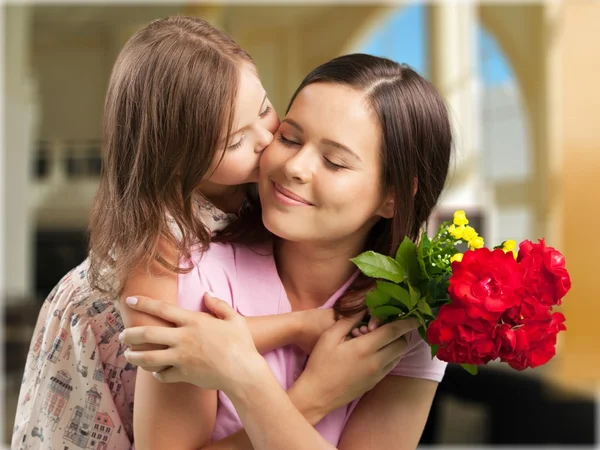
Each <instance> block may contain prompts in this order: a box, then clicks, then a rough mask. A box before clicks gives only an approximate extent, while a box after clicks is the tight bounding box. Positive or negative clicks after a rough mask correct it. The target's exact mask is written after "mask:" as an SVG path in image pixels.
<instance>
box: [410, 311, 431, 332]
mask: <svg viewBox="0 0 600 450" xmlns="http://www.w3.org/2000/svg"><path fill="white" fill-rule="evenodd" d="M411 315H412V316H413V317H416V318H417V319H419V322H420V323H421V326H422V327H424V328H425V329H427V321H426V320H425V317H423V315H422V314H421V313H420V312H419V311H413V312H412V313H411Z"/></svg>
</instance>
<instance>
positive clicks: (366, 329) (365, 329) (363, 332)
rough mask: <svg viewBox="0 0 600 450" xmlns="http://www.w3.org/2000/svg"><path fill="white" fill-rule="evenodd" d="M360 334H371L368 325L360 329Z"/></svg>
mask: <svg viewBox="0 0 600 450" xmlns="http://www.w3.org/2000/svg"><path fill="white" fill-rule="evenodd" d="M360 332H361V333H362V334H367V333H368V332H369V329H368V328H367V326H366V325H363V326H362V327H360Z"/></svg>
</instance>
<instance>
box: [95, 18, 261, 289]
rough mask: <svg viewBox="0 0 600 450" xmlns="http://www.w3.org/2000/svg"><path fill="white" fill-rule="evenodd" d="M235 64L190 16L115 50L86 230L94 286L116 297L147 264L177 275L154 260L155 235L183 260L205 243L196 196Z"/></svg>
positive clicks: (156, 25) (227, 110) (224, 135)
mask: <svg viewBox="0 0 600 450" xmlns="http://www.w3.org/2000/svg"><path fill="white" fill-rule="evenodd" d="M242 62H249V63H252V59H251V58H250V56H249V55H248V54H247V53H246V52H245V51H244V50H242V49H241V48H240V47H239V46H238V45H237V44H236V43H235V42H234V41H232V40H231V39H230V38H229V37H228V36H227V35H225V34H224V33H223V32H221V31H219V30H218V29H216V28H214V27H213V26H211V25H210V24H209V23H207V22H206V21H204V20H201V19H198V18H191V17H181V16H176V17H169V18H165V19H160V20H155V21H153V22H152V23H150V24H149V25H148V26H146V27H145V28H143V29H142V30H140V31H138V32H137V33H135V34H134V35H133V36H132V37H131V38H130V39H129V41H128V42H127V43H126V44H125V46H124V47H123V49H122V51H121V53H120V54H119V57H118V59H117V61H116V63H115V65H114V68H113V71H112V74H111V77H110V81H109V86H108V92H107V95H106V100H105V104H104V117H103V125H102V145H103V152H104V154H103V157H104V160H103V167H102V176H101V180H100V186H99V190H98V193H97V195H96V198H95V201H94V206H93V209H92V213H91V218H90V225H89V232H90V260H91V262H90V264H91V270H90V282H91V284H92V286H94V287H95V288H97V289H99V290H101V291H109V292H112V293H116V294H118V293H120V292H121V290H122V288H123V285H124V282H125V281H126V279H127V277H128V275H129V274H130V273H131V271H132V270H133V269H134V268H137V267H141V266H142V267H143V266H144V265H145V266H146V267H148V268H149V267H150V264H151V263H152V262H153V261H155V260H156V261H158V262H160V264H161V265H162V266H163V267H165V268H167V269H168V270H171V271H175V272H181V271H182V270H181V269H180V268H179V267H175V266H173V265H172V264H169V263H168V262H167V261H166V260H165V259H164V258H163V257H161V255H160V254H159V251H158V245H159V241H160V240H161V239H164V240H166V243H168V244H169V245H170V246H172V247H173V248H174V249H176V250H177V252H178V254H179V255H180V256H187V257H189V250H190V248H191V246H192V245H195V244H200V246H201V247H203V248H206V246H207V245H208V243H209V241H210V233H209V230H207V229H206V227H205V226H204V224H203V223H202V221H201V219H200V217H199V216H198V214H197V213H198V211H197V208H196V201H197V194H196V193H197V188H198V186H199V184H200V183H201V181H202V180H203V179H204V178H205V176H206V174H207V172H208V170H209V169H210V167H211V164H212V162H213V160H214V158H215V157H216V156H217V155H218V154H219V151H220V150H222V149H224V148H226V147H227V146H228V145H229V140H230V136H229V134H230V132H231V128H232V121H233V114H234V105H235V100H236V95H237V87H238V79H239V65H240V63H242ZM195 194H196V195H195ZM175 230H176V231H175ZM177 235H178V236H177Z"/></svg>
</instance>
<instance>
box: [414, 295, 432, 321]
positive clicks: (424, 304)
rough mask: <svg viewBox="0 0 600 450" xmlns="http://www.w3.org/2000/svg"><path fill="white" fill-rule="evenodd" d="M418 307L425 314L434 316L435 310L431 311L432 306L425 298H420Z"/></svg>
mask: <svg viewBox="0 0 600 450" xmlns="http://www.w3.org/2000/svg"><path fill="white" fill-rule="evenodd" d="M417 308H418V309H419V312H420V313H421V314H423V315H424V316H428V317H431V318H433V317H434V315H433V311H431V307H430V306H429V305H428V304H427V302H426V301H425V299H424V298H422V299H420V300H419V302H418V303H417Z"/></svg>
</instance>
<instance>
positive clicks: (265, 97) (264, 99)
mask: <svg viewBox="0 0 600 450" xmlns="http://www.w3.org/2000/svg"><path fill="white" fill-rule="evenodd" d="M266 100H267V92H266V91H265V96H264V97H263V99H262V102H261V104H260V108H258V115H259V116H260V112H261V111H262V107H263V105H264V104H265V101H266ZM244 128H246V127H245V126H244V127H241V128H238V129H237V130H236V131H235V133H231V136H235V135H236V134H238V133H239V132H240V131H242V130H243V129H244Z"/></svg>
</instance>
